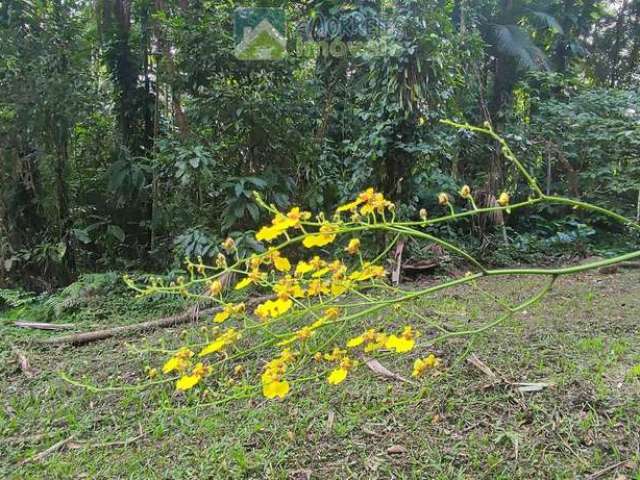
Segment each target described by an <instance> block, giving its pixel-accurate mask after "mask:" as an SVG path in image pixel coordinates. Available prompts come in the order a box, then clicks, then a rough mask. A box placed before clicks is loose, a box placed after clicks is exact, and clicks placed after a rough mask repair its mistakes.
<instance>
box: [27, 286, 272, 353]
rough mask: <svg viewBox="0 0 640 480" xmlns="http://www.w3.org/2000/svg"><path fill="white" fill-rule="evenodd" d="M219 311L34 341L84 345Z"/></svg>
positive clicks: (194, 311)
mask: <svg viewBox="0 0 640 480" xmlns="http://www.w3.org/2000/svg"><path fill="white" fill-rule="evenodd" d="M267 298H271V296H270V295H267V296H261V297H256V298H253V299H251V300H249V301H248V302H247V304H248V305H253V304H256V303H259V302H261V301H263V300H265V299H267ZM220 310H221V308H220V307H215V308H207V309H204V310H200V309H199V308H197V307H194V308H192V309H189V310H188V311H186V312H183V313H180V314H177V315H172V316H170V317H164V318H160V319H158V320H150V321H147V322H142V323H136V324H133V325H123V326H121V327H113V328H107V329H105V330H95V331H93V332H84V333H76V334H73V335H63V336H61V337H53V338H47V339H43V340H36V343H38V344H41V345H76V346H77V345H84V344H87V343H91V342H96V341H98V340H105V339H107V338H112V337H123V336H127V335H133V334H136V333H140V332H146V331H149V330H156V329H159V328H169V327H174V326H176V325H180V324H184V323H189V322H191V321H196V320H198V319H200V318H202V317H204V316H211V315H213V314H215V313H217V312H219V311H220Z"/></svg>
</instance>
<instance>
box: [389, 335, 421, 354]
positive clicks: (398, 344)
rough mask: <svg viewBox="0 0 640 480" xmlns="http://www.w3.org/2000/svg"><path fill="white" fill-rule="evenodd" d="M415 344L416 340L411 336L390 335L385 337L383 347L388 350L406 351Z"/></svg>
mask: <svg viewBox="0 0 640 480" xmlns="http://www.w3.org/2000/svg"><path fill="white" fill-rule="evenodd" d="M415 344H416V341H415V340H414V339H412V338H410V339H408V338H403V337H397V336H395V335H391V336H390V337H389V338H387V342H386V344H385V347H386V348H388V349H389V350H395V351H396V352H397V353H407V352H410V351H411V350H412V349H413V347H414V346H415Z"/></svg>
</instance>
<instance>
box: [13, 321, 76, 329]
mask: <svg viewBox="0 0 640 480" xmlns="http://www.w3.org/2000/svg"><path fill="white" fill-rule="evenodd" d="M14 325H15V326H16V327H20V328H33V329H36V330H68V329H70V328H73V327H74V326H75V325H73V324H71V323H42V322H15V323H14Z"/></svg>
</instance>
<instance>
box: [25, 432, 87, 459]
mask: <svg viewBox="0 0 640 480" xmlns="http://www.w3.org/2000/svg"><path fill="white" fill-rule="evenodd" d="M74 438H75V435H71V436H70V437H68V438H65V439H64V440H60V441H59V442H58V443H54V444H53V445H51V446H50V447H49V448H47V449H46V450H43V451H42V452H40V453H37V454H36V455H34V456H33V457H29V458H25V459H24V460H22V461H21V462H20V463H18V465H24V464H25V463H29V462H39V461H40V460H43V459H45V458H46V457H48V456H49V455H51V454H52V453H54V452H56V451H58V450H60V449H61V448H64V446H65V445H66V444H67V443H69V442H70V441H72V440H73V439H74Z"/></svg>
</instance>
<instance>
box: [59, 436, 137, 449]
mask: <svg viewBox="0 0 640 480" xmlns="http://www.w3.org/2000/svg"><path fill="white" fill-rule="evenodd" d="M145 435H146V434H145V433H141V434H140V435H137V436H135V437H132V438H127V439H125V440H116V441H114V442H104V443H90V442H72V443H71V444H69V448H74V449H76V448H108V447H126V446H129V445H131V444H132V443H134V442H137V441H138V440H140V439H141V438H144V437H145Z"/></svg>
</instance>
